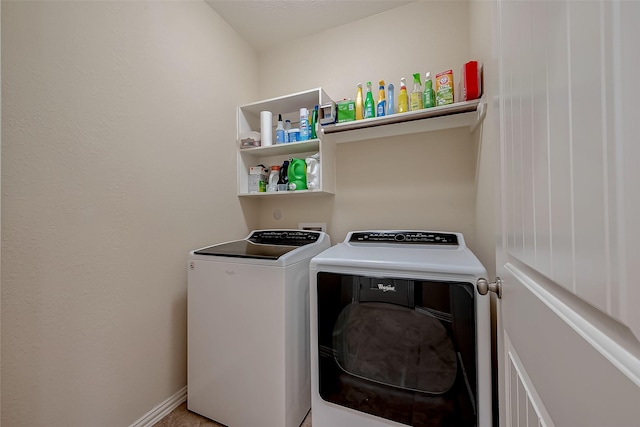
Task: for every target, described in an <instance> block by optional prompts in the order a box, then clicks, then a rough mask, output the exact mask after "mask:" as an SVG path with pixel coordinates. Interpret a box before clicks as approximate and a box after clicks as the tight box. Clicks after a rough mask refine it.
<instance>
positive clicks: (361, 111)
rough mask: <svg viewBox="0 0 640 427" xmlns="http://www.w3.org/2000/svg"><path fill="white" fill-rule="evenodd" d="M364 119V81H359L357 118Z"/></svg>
mask: <svg viewBox="0 0 640 427" xmlns="http://www.w3.org/2000/svg"><path fill="white" fill-rule="evenodd" d="M362 119H364V104H363V101H362V83H358V93H357V94H356V120H362Z"/></svg>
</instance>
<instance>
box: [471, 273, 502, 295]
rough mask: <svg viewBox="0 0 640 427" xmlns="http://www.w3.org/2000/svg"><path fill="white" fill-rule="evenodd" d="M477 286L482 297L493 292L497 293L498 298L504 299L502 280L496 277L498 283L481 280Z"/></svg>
mask: <svg viewBox="0 0 640 427" xmlns="http://www.w3.org/2000/svg"><path fill="white" fill-rule="evenodd" d="M476 286H477V287H478V293H479V294H480V295H486V294H487V292H489V291H491V292H493V293H495V294H496V295H497V296H498V298H502V279H501V278H499V277H496V281H495V282H492V283H489V282H488V281H487V279H484V278H480V279H478V281H477V282H476Z"/></svg>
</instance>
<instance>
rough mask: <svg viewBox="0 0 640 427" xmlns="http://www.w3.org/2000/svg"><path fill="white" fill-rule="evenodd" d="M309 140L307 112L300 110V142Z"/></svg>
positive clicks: (303, 109) (304, 109)
mask: <svg viewBox="0 0 640 427" xmlns="http://www.w3.org/2000/svg"><path fill="white" fill-rule="evenodd" d="M308 139H309V110H307V109H306V108H301V109H300V141H306V140H308Z"/></svg>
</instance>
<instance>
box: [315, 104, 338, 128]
mask: <svg viewBox="0 0 640 427" xmlns="http://www.w3.org/2000/svg"><path fill="white" fill-rule="evenodd" d="M318 122H319V123H320V124H321V125H330V124H333V123H335V122H336V104H335V102H333V101H332V102H330V103H328V104H323V105H321V106H320V107H319V109H318Z"/></svg>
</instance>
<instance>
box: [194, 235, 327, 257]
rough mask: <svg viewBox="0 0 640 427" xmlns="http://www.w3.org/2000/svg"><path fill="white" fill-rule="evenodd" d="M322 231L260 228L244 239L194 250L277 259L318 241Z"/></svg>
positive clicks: (230, 255) (209, 253)
mask: <svg viewBox="0 0 640 427" xmlns="http://www.w3.org/2000/svg"><path fill="white" fill-rule="evenodd" d="M319 236H320V233H318V232H316V231H306V230H259V231H254V232H252V233H251V234H250V235H249V237H247V238H246V239H243V240H235V241H232V242H227V243H221V244H218V245H213V246H209V247H207V248H203V249H199V250H197V251H194V254H197V255H212V256H226V257H236V258H255V259H269V260H276V259H279V258H280V257H281V256H283V255H285V254H287V253H289V252H291V251H293V250H295V249H298V248H300V247H302V246H305V245H309V244H311V243H315V242H317V241H318V238H319Z"/></svg>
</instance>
